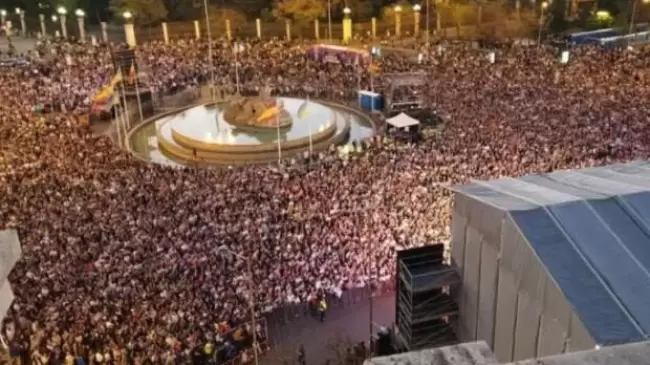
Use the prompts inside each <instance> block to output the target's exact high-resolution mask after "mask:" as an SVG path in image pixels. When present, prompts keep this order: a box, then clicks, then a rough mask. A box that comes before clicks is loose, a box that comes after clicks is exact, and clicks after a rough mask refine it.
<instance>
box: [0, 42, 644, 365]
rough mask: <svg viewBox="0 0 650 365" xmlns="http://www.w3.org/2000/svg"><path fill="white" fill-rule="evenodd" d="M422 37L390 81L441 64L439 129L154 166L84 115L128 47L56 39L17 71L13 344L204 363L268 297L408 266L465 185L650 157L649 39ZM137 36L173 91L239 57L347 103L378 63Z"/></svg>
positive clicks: (9, 325)
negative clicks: (304, 157)
mask: <svg viewBox="0 0 650 365" xmlns="http://www.w3.org/2000/svg"><path fill="white" fill-rule="evenodd" d="M423 52H424V53H425V57H424V58H423V60H422V61H421V62H419V63H418V62H417V61H414V60H413V59H412V57H411V56H407V55H401V54H399V53H396V54H392V55H388V56H386V57H384V58H382V59H381V60H380V62H381V69H382V70H381V72H379V73H378V74H376V75H374V76H372V77H373V78H374V80H373V83H374V85H375V86H376V88H377V89H378V90H381V88H382V87H384V83H383V77H382V73H385V72H394V71H424V72H426V74H427V75H428V76H427V79H426V87H425V88H422V89H421V90H419V92H420V93H422V96H423V98H424V100H425V102H427V103H428V105H429V106H430V107H431V108H432V109H434V110H436V111H437V112H438V113H439V115H440V116H441V118H442V119H443V121H444V123H445V128H444V130H442V131H441V132H440V133H441V134H440V135H437V136H436V138H426V139H424V140H423V141H421V142H420V143H418V144H417V145H413V144H404V143H400V142H397V141H393V140H390V139H384V138H375V139H373V140H371V141H368V142H367V144H366V146H365V147H366V148H364V152H363V153H361V154H358V155H355V156H354V157H352V158H351V159H347V160H344V159H339V158H334V157H331V158H325V159H324V161H323V162H322V163H321V164H319V165H318V168H316V169H295V170H292V169H287V170H277V169H270V168H260V167H237V168H232V169H223V170H219V169H218V170H207V169H191V168H172V167H166V166H161V165H156V164H147V163H144V162H141V161H139V160H137V159H134V158H132V157H131V156H129V155H128V154H127V153H126V152H124V151H121V150H119V149H118V148H116V146H115V145H114V144H113V143H112V142H111V140H109V139H108V138H107V137H97V136H93V135H92V134H91V133H90V132H89V131H88V130H85V129H81V128H79V127H78V126H77V125H76V123H75V122H74V120H73V117H72V116H73V115H75V114H80V113H86V112H87V111H88V108H89V106H90V102H91V98H92V95H93V94H94V93H95V92H97V90H98V89H99V88H100V87H101V86H102V85H104V84H105V83H106V82H107V81H108V80H109V79H110V78H111V77H112V76H113V74H114V70H113V67H112V64H111V56H110V52H109V46H106V45H100V46H87V45H74V44H62V43H57V44H47V45H43V46H42V47H40V48H39V50H38V51H34V52H32V54H30V59H31V60H32V63H31V64H30V65H29V66H24V67H20V68H18V67H15V68H2V69H0V84H1V85H2V88H0V225H1V226H2V228H15V229H17V230H18V232H19V237H20V241H21V244H22V247H23V257H22V258H21V260H20V262H19V263H18V265H17V266H16V267H15V268H14V270H13V272H12V274H11V276H10V279H11V282H12V285H13V288H14V291H15V294H16V300H15V301H14V303H13V305H12V307H11V309H10V311H9V313H8V319H7V320H6V321H5V323H4V327H3V328H4V334H5V337H6V338H7V339H8V342H9V345H10V346H11V348H12V351H13V352H14V353H16V354H24V353H25V352H24V349H25V348H30V349H31V351H32V354H35V355H33V357H32V363H37V364H45V363H47V364H59V363H64V362H65V363H71V362H69V361H74V359H75V358H80V357H82V358H86V359H88V358H89V357H90V358H93V359H94V360H93V361H94V362H95V363H111V364H122V363H126V362H127V360H128V362H129V363H131V362H133V363H136V364H159V363H174V362H176V363H186V362H189V361H198V360H196V359H197V357H196V356H194V351H193V349H195V348H196V346H199V345H201V346H204V344H205V343H206V341H207V342H208V343H210V344H213V345H214V346H216V347H219V348H225V347H227V346H232V343H233V341H235V340H232V339H231V338H230V337H232V335H231V334H229V332H227V331H226V332H224V331H222V330H221V329H220V328H219V326H220V325H219V324H223V323H224V322H227V323H228V324H229V325H230V326H237V325H239V324H242V323H245V322H247V320H248V319H249V318H250V317H249V315H248V309H247V308H248V302H249V299H250V298H249V295H251V294H252V295H254V300H253V302H254V303H255V305H256V310H257V311H258V312H259V313H261V312H264V311H269V310H271V309H273V308H276V307H278V306H281V305H282V304H283V303H286V302H305V301H307V300H308V299H309V298H310V296H312V295H314V294H315V293H316V292H319V291H327V292H330V293H335V294H340V293H341V292H342V291H344V290H346V289H347V288H350V287H355V286H363V285H367V283H368V281H369V280H370V278H371V277H373V278H374V277H377V278H390V276H391V275H392V273H393V269H394V264H393V263H392V260H393V257H394V252H395V250H396V249H400V248H406V247H412V246H415V245H423V244H427V243H434V242H441V241H443V242H446V241H448V240H449V235H450V234H449V223H450V216H451V211H450V207H451V198H450V194H449V192H448V191H447V190H446V186H448V185H449V184H455V183H461V182H465V181H468V179H470V178H476V179H488V178H496V177H500V176H517V175H521V174H525V173H531V172H547V171H551V170H554V169H562V168H577V167H586V166H594V165H600V164H606V163H610V162H614V161H625V160H630V159H635V158H647V157H648V155H649V154H650V152H649V151H650V144H649V136H650V131H649V128H648V127H647V122H648V120H647V119H648V115H650V114H649V112H650V110H649V109H650V103H649V100H648V99H649V98H650V96H649V95H650V93H649V91H650V90H648V89H649V86H650V83H649V81H650V79H649V77H650V72H649V71H650V68H649V66H650V64H649V63H650V58H649V57H647V53H646V52H644V51H643V50H615V51H604V50H600V49H595V48H580V49H573V50H572V51H571V59H570V62H569V63H568V64H566V65H562V64H560V63H559V62H558V51H557V50H556V49H555V48H552V47H542V48H537V47H522V46H509V45H502V46H501V47H499V48H498V49H496V63H494V64H491V63H490V62H489V61H488V57H487V56H486V53H485V51H484V50H481V49H477V48H476V47H473V46H472V44H469V43H461V44H444V43H443V44H441V45H440V46H435V47H430V48H425V49H424V50H423ZM137 53H138V60H139V62H141V64H142V65H143V66H142V67H143V69H146V72H147V73H148V77H147V80H148V81H147V82H148V86H150V87H152V88H153V89H154V90H155V91H156V92H159V93H165V92H169V91H170V90H175V89H179V88H185V87H195V86H198V85H200V84H202V83H204V82H206V80H207V79H208V78H211V77H212V76H211V75H212V71H213V72H214V77H215V79H216V80H217V82H218V83H219V84H221V85H227V86H228V87H230V88H234V83H235V81H236V78H235V74H234V71H233V69H234V67H233V63H234V62H238V67H239V70H240V75H239V79H240V82H241V84H242V85H243V86H244V87H245V88H248V89H252V90H259V89H260V88H262V87H264V86H271V87H272V88H273V89H274V90H275V91H276V92H278V93H280V94H296V95H304V94H307V93H309V94H311V95H315V96H317V97H323V98H329V99H335V100H342V101H346V100H350V99H353V98H354V97H355V96H356V90H357V88H358V86H359V85H362V87H364V88H367V87H368V85H369V83H370V78H371V74H370V73H369V70H368V68H367V67H359V66H357V65H354V64H351V65H346V64H336V63H322V62H315V61H313V60H311V59H310V58H309V57H308V56H307V55H306V53H305V49H304V46H303V45H301V44H298V43H286V42H281V41H264V42H262V41H250V42H245V47H244V49H243V50H242V52H239V53H238V54H237V55H235V54H233V51H232V46H231V45H228V44H221V43H218V44H216V46H215V51H214V62H213V63H212V64H213V65H214V66H213V67H214V69H213V70H211V69H210V64H211V62H209V60H208V59H207V45H206V44H205V43H199V42H192V41H187V42H181V41H179V42H174V43H171V44H161V43H149V44H144V45H142V46H140V47H139V48H138V50H137ZM66 57H67V58H66ZM235 58H236V59H237V60H236V61H234V59H235ZM67 61H71V62H67ZM407 96H408V95H407ZM43 106H47V107H46V109H48V110H51V111H52V112H51V113H47V114H44V113H42V112H39V111H40V110H42V108H43ZM221 246H225V247H227V248H228V249H229V250H231V251H233V252H235V253H236V254H237V255H239V258H238V256H235V255H229V256H224V255H222V254H221V251H220V250H221V249H220V247H221ZM242 258H248V259H250V260H251V261H252V268H253V269H252V271H253V273H252V275H253V278H249V277H248V274H247V268H246V266H247V262H246V260H244V259H242ZM373 270H376V271H373ZM251 279H252V280H251ZM250 281H252V283H253V285H250V284H251V282H250ZM251 287H252V288H253V290H250V288H251ZM251 291H253V293H251ZM240 330H241V331H243V332H245V335H244V336H243V337H245V338H248V336H247V335H246V334H250V333H252V331H253V330H254V329H252V328H250V326H244V327H241V328H240ZM235 352H236V351H235ZM235 352H231V353H230V355H231V356H232V355H233V353H235ZM226 358H228V357H226ZM201 361H202V360H201Z"/></svg>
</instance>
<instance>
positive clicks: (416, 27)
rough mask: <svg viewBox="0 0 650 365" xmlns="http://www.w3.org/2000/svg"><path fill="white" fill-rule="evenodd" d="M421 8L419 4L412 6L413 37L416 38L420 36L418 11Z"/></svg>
mask: <svg viewBox="0 0 650 365" xmlns="http://www.w3.org/2000/svg"><path fill="white" fill-rule="evenodd" d="M421 10H422V6H421V5H420V4H415V5H413V22H414V25H413V35H414V36H416V37H418V36H419V35H420V11H421Z"/></svg>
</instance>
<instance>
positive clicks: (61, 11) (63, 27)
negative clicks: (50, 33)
mask: <svg viewBox="0 0 650 365" xmlns="http://www.w3.org/2000/svg"><path fill="white" fill-rule="evenodd" d="M56 12H57V13H59V18H61V35H62V36H63V39H68V26H67V25H66V23H65V18H66V15H67V14H68V10H67V9H66V8H64V7H63V6H59V7H58V8H57V9H56Z"/></svg>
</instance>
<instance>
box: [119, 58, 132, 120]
mask: <svg viewBox="0 0 650 365" xmlns="http://www.w3.org/2000/svg"><path fill="white" fill-rule="evenodd" d="M120 72H122V71H121V70H120ZM120 94H122V102H123V103H124V106H123V108H124V114H125V118H124V120H125V121H126V123H125V126H124V133H126V131H127V130H128V129H129V128H130V127H131V119H130V118H129V108H128V107H127V106H126V92H125V91H124V75H122V80H120Z"/></svg>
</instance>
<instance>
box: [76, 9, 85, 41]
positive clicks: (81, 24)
mask: <svg viewBox="0 0 650 365" xmlns="http://www.w3.org/2000/svg"><path fill="white" fill-rule="evenodd" d="M74 15H76V16H77V26H78V27H79V40H81V42H86V27H85V23H84V17H85V16H86V12H85V11H83V10H82V9H77V10H76V11H75V12H74Z"/></svg>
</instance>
